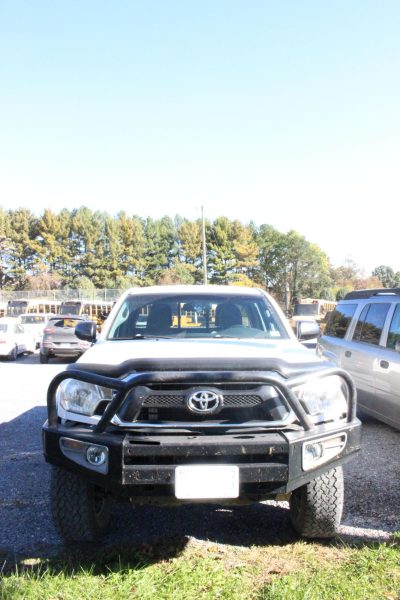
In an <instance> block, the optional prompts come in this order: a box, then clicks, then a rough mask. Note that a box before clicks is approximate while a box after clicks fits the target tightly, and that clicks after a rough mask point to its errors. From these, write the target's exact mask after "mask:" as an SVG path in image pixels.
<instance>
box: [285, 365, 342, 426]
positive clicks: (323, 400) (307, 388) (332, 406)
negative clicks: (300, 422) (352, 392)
mask: <svg viewBox="0 0 400 600" xmlns="http://www.w3.org/2000/svg"><path fill="white" fill-rule="evenodd" d="M293 392H294V393H295V394H296V396H297V398H298V399H299V400H300V402H301V404H302V405H303V407H304V409H305V410H306V412H307V413H308V414H309V415H311V416H312V417H313V421H314V422H315V423H321V422H323V421H332V420H335V419H340V418H341V417H343V416H344V415H345V414H346V412H347V398H348V394H349V391H348V388H347V385H346V383H345V381H344V380H343V379H342V378H341V377H339V376H338V375H330V376H328V377H322V378H321V379H315V380H313V381H310V382H308V383H305V384H303V385H299V386H298V387H295V388H293Z"/></svg>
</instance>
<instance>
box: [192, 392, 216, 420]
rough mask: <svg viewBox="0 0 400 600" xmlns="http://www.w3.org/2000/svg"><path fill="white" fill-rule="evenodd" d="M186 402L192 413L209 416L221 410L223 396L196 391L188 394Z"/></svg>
mask: <svg viewBox="0 0 400 600" xmlns="http://www.w3.org/2000/svg"><path fill="white" fill-rule="evenodd" d="M186 402H187V407H188V409H189V410H191V411H192V412H194V413H200V414H202V415H209V414H211V413H216V412H218V411H220V410H221V408H222V404H223V396H222V395H221V394H216V393H215V392H212V391H211V390H198V391H197V392H193V394H190V396H188V399H187V401H186Z"/></svg>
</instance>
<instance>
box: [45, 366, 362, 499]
mask: <svg viewBox="0 0 400 600" xmlns="http://www.w3.org/2000/svg"><path fill="white" fill-rule="evenodd" d="M333 373H340V375H342V376H343V377H344V378H345V379H346V381H347V383H348V386H349V390H350V396H349V401H348V413H347V418H346V419H343V420H341V421H339V422H332V423H327V424H323V425H314V424H313V423H312V422H311V421H310V419H309V418H308V415H307V414H306V413H304V410H303V409H302V407H301V405H300V403H299V402H298V401H297V399H296V397H295V396H294V394H293V392H292V391H291V387H293V386H294V385H298V384H299V383H301V382H302V376H301V377H296V378H292V379H291V381H290V385H289V384H288V383H287V380H286V381H284V380H283V378H280V377H279V376H277V375H276V374H273V373H271V372H269V373H265V372H264V373H254V372H253V373H251V376H252V378H253V379H254V380H257V381H262V382H266V383H268V384H273V385H274V386H275V387H277V388H279V390H280V392H281V393H282V394H283V395H284V397H285V398H286V400H287V402H288V404H289V405H290V407H291V409H292V410H293V412H294V414H295V415H296V417H297V423H298V424H297V425H294V426H293V425H291V424H289V425H288V426H287V427H283V426H280V427H277V426H276V425H275V426H274V425H273V423H267V422H266V423H264V425H263V424H260V423H258V424H257V426H253V427H247V428H245V427H243V425H244V424H243V423H242V424H226V425H225V428H224V429H218V428H216V429H212V428H207V429H203V430H202V431H201V425H199V423H197V424H195V427H193V429H192V430H187V428H186V426H185V430H183V428H182V426H181V427H180V428H176V429H174V428H173V427H168V425H167V424H165V427H164V429H162V428H161V429H159V428H158V429H157V428H152V427H151V424H150V423H148V424H147V426H146V428H143V429H139V428H138V427H135V422H133V423H132V424H131V427H129V428H128V427H117V426H115V425H113V422H112V420H113V418H114V416H115V415H116V414H117V413H118V410H119V408H120V407H121V405H122V403H123V401H124V398H125V397H126V394H127V393H128V392H129V390H130V389H132V387H134V386H135V385H139V384H142V383H143V382H148V381H157V380H159V379H161V380H162V381H171V380H172V381H174V382H182V381H193V380H196V381H198V380H199V378H201V379H202V380H204V382H205V383H206V382H207V383H208V382H209V381H213V380H214V381H215V380H219V381H230V382H232V381H243V380H249V372H240V371H238V372H202V373H201V374H200V373H199V372H197V373H195V374H194V373H190V372H169V373H166V372H161V373H155V372H152V373H135V374H130V375H129V376H127V377H126V378H125V379H114V378H110V377H104V376H101V375H98V374H95V373H91V372H87V371H77V370H76V371H74V370H73V369H70V370H68V371H65V372H63V373H61V374H59V375H57V376H56V377H55V378H54V380H53V381H52V383H51V384H50V387H49V392H48V421H47V422H46V423H45V424H44V426H43V447H44V454H45V458H46V460H47V461H48V462H49V463H52V464H55V465H57V466H59V467H62V468H65V469H68V470H73V471H76V472H79V473H81V474H82V475H84V477H85V478H86V479H88V480H89V481H91V482H92V483H94V484H96V485H99V486H101V487H103V488H105V489H107V490H109V491H111V492H113V493H116V494H118V495H122V496H127V497H131V498H135V501H136V502H139V501H140V500H141V499H142V500H143V501H148V500H149V499H153V500H154V501H168V502H170V501H175V471H176V468H177V467H179V466H184V465H185V466H187V465H207V466H208V465H235V466H237V467H238V468H239V499H238V501H241V500H246V501H247V500H250V501H253V500H254V501H257V500H262V499H266V498H270V497H275V496H276V495H278V494H286V493H289V492H291V491H293V490H294V489H296V488H297V487H300V486H301V485H303V484H304V483H307V482H308V481H311V480H312V479H314V478H315V477H318V476H319V475H321V474H322V473H324V472H326V471H328V470H329V469H331V468H334V467H336V466H338V465H341V464H342V463H344V462H346V461H347V460H349V459H350V458H351V456H352V455H353V454H354V453H355V452H356V451H357V450H359V448H360V437H361V424H360V422H359V420H358V419H357V418H356V417H355V389H354V385H353V383H352V381H351V378H349V376H348V375H347V374H346V373H344V372H343V371H341V370H339V369H325V370H324V374H325V375H326V374H333ZM67 377H75V378H77V379H81V380H84V381H89V382H93V383H97V384H98V385H105V386H106V387H112V388H114V389H117V390H118V392H117V394H116V396H115V397H114V399H113V401H112V402H110V404H109V406H108V408H107V409H106V411H105V412H104V415H103V417H102V418H101V419H100V421H99V422H98V423H97V424H96V425H86V424H79V423H67V424H62V423H61V422H60V419H59V418H58V416H57V407H56V403H55V392H56V389H57V386H58V385H59V383H60V381H62V380H63V379H65V378H67ZM304 377H307V375H305V376H304ZM308 377H309V374H308ZM185 425H186V424H185ZM199 430H200V431H199ZM337 436H342V438H343V439H344V440H345V443H344V445H343V447H341V449H340V451H339V452H336V454H335V455H334V456H333V457H332V458H330V459H329V460H326V462H323V464H321V463H316V465H315V468H311V469H310V468H307V469H305V468H304V447H305V444H309V443H313V442H314V443H319V442H321V441H322V442H323V441H324V440H326V439H331V438H332V437H334V438H335V437H337ZM63 439H67V440H71V442H68V443H72V444H73V443H74V441H75V442H78V444H77V445H78V446H79V444H80V445H81V446H82V444H83V445H85V444H86V445H87V446H90V445H98V446H102V447H103V448H105V449H106V451H107V457H108V460H107V469H106V470H105V471H104V470H103V471H101V470H99V469H97V468H96V466H93V465H89V464H88V463H86V462H85V455H84V452H83V454H82V456H83V459H82V457H81V458H80V460H79V461H76V460H74V458H71V456H70V455H68V453H66V452H65V448H63V444H64V441H63ZM207 501H208V502H209V501H212V500H207Z"/></svg>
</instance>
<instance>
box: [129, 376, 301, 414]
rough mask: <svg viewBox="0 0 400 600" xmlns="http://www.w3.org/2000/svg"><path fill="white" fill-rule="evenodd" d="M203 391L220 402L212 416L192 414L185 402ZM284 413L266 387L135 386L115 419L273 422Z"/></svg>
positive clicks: (271, 389)
mask: <svg viewBox="0 0 400 600" xmlns="http://www.w3.org/2000/svg"><path fill="white" fill-rule="evenodd" d="M201 391H206V392H210V393H214V394H216V395H218V396H219V397H220V398H221V405H220V407H219V409H218V411H216V412H215V413H213V412H210V413H204V414H202V410H201V409H200V410H198V411H196V412H193V411H192V410H190V408H189V406H188V399H189V398H190V396H191V395H192V394H194V393H196V392H201ZM288 412H289V411H288V409H287V406H286V404H285V403H284V401H283V400H282V398H281V397H280V395H279V394H278V392H277V390H275V388H274V387H272V386H268V385H255V384H254V383H253V384H250V383H249V384H240V385H234V384H231V385H216V386H215V385H214V386H207V385H204V384H203V385H190V386H180V387H178V388H177V387H172V386H170V385H165V386H163V385H157V386H138V387H136V388H135V389H133V390H132V391H131V392H130V394H129V395H128V397H127V399H126V400H125V402H124V404H123V406H122V407H121V409H120V411H119V414H118V416H119V417H120V418H121V420H123V421H125V422H126V421H128V422H135V421H141V422H143V421H147V422H149V423H150V422H159V421H184V422H187V421H194V422H202V421H205V420H206V421H210V420H213V421H227V420H229V421H237V422H245V421H246V422H247V421H251V420H266V421H274V420H280V419H284V418H285V417H286V416H287V415H288Z"/></svg>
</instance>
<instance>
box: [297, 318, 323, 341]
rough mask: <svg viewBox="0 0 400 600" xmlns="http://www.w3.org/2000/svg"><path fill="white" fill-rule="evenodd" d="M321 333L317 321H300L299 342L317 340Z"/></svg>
mask: <svg viewBox="0 0 400 600" xmlns="http://www.w3.org/2000/svg"><path fill="white" fill-rule="evenodd" d="M320 333H321V330H320V328H319V325H318V323H316V322H315V321H298V322H297V339H298V340H299V341H304V340H310V339H312V338H316V337H318V336H319V334H320Z"/></svg>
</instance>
